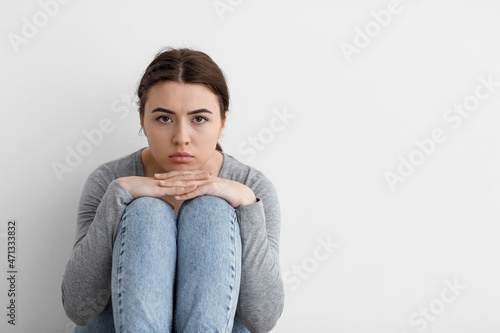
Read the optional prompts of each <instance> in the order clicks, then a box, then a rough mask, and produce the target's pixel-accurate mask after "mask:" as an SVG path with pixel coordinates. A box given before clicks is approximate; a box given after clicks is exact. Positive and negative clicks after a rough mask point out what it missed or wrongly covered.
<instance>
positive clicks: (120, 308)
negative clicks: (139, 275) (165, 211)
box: [115, 214, 127, 332]
mask: <svg viewBox="0 0 500 333" xmlns="http://www.w3.org/2000/svg"><path fill="white" fill-rule="evenodd" d="M126 220H127V216H126V214H125V215H124V216H123V220H122V223H123V224H124V225H123V227H122V228H121V237H122V239H121V248H120V254H119V256H118V268H117V270H118V272H117V278H118V282H117V284H118V295H117V298H118V304H117V311H118V313H119V314H120V313H121V312H122V311H123V305H122V293H123V292H124V290H123V287H122V277H123V272H122V268H123V254H124V253H125V234H126V231H127V225H126ZM115 329H116V330H117V332H122V331H123V322H122V323H120V326H117V327H116V328H115Z"/></svg>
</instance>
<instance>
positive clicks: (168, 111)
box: [151, 108, 212, 115]
mask: <svg viewBox="0 0 500 333" xmlns="http://www.w3.org/2000/svg"><path fill="white" fill-rule="evenodd" d="M154 112H165V113H170V114H175V112H174V111H171V110H169V109H165V108H156V109H154V110H153V111H151V113H154ZM198 113H210V114H211V113H212V111H210V110H207V109H198V110H194V111H190V112H188V115H191V114H198Z"/></svg>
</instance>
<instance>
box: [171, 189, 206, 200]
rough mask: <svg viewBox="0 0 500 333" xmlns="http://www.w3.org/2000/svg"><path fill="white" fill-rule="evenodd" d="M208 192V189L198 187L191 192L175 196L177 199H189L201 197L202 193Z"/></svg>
mask: <svg viewBox="0 0 500 333" xmlns="http://www.w3.org/2000/svg"><path fill="white" fill-rule="evenodd" d="M204 194H206V189H204V188H203V187H198V188H197V189H196V190H194V191H192V192H189V193H184V194H179V195H176V196H175V199H176V200H189V199H193V198H196V197H199V196H201V195H204Z"/></svg>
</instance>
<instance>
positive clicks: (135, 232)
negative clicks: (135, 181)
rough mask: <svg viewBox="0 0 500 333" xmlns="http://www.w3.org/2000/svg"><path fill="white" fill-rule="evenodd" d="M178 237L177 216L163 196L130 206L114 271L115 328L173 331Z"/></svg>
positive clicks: (119, 233) (120, 231) (119, 235)
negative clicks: (162, 198)
mask: <svg viewBox="0 0 500 333" xmlns="http://www.w3.org/2000/svg"><path fill="white" fill-rule="evenodd" d="M176 238H177V226H176V217H175V214H174V212H173V210H172V208H170V206H169V205H168V204H167V203H166V202H164V201H163V200H161V199H158V198H151V197H142V198H138V199H136V200H134V201H132V202H131V203H130V204H129V205H128V206H127V208H126V209H125V212H124V213H123V217H122V220H121V222H120V225H119V227H118V230H117V233H116V240H115V244H114V248H113V267H112V273H111V296H112V302H113V315H114V321H115V328H116V332H118V333H124V332H170V330H171V327H172V318H173V297H174V296H173V290H174V289H173V288H174V279H175V263H176V256H177V253H176V252H177V246H176Z"/></svg>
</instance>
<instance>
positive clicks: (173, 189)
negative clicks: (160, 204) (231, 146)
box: [116, 170, 257, 211]
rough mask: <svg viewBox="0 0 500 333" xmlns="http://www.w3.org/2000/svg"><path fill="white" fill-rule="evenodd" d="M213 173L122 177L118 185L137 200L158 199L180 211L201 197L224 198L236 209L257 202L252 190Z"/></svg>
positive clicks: (177, 173)
mask: <svg viewBox="0 0 500 333" xmlns="http://www.w3.org/2000/svg"><path fill="white" fill-rule="evenodd" d="M213 172H214V171H213V170H194V171H187V170H177V171H170V172H165V173H158V174H155V175H154V177H139V176H131V177H122V178H118V179H117V180H116V181H117V182H119V183H120V184H121V185H122V186H123V187H125V188H126V189H127V190H128V191H129V192H130V193H131V194H132V196H133V197H134V198H139V197H144V196H150V197H157V198H160V199H162V200H164V201H165V202H167V203H168V204H169V205H170V206H171V207H172V208H173V209H175V210H176V211H177V210H178V209H179V207H180V205H181V204H182V202H183V201H184V200H188V199H192V198H195V197H198V196H201V195H213V196H217V197H220V198H223V199H225V200H226V201H227V202H228V203H229V204H230V205H231V206H233V207H235V208H236V207H239V206H244V205H249V204H252V203H255V202H256V201H257V199H256V197H255V194H254V192H253V191H252V189H250V188H249V187H248V186H246V185H244V184H241V183H239V182H236V181H233V180H228V179H224V178H220V177H217V176H214V175H213Z"/></svg>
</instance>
